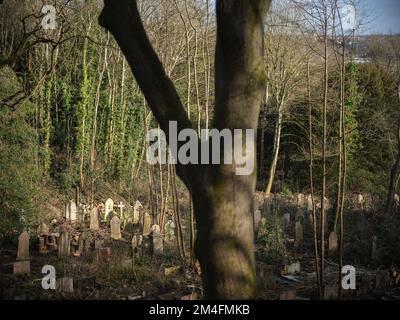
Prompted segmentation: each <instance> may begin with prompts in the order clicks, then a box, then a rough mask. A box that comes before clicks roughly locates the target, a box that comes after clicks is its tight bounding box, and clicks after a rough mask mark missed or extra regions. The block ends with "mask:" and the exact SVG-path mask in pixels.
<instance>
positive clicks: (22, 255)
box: [17, 231, 29, 260]
mask: <svg viewBox="0 0 400 320" xmlns="http://www.w3.org/2000/svg"><path fill="white" fill-rule="evenodd" d="M28 259H29V234H28V232H26V231H24V232H22V233H21V234H20V235H19V237H18V253H17V260H28Z"/></svg>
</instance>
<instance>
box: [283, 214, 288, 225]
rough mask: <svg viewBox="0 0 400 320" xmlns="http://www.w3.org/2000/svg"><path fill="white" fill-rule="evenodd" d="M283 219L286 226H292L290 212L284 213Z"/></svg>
mask: <svg viewBox="0 0 400 320" xmlns="http://www.w3.org/2000/svg"><path fill="white" fill-rule="evenodd" d="M283 221H284V223H285V226H286V227H288V226H290V213H285V214H284V215H283Z"/></svg>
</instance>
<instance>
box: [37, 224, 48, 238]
mask: <svg viewBox="0 0 400 320" xmlns="http://www.w3.org/2000/svg"><path fill="white" fill-rule="evenodd" d="M37 233H38V236H39V237H42V236H47V235H48V234H49V233H50V230H49V227H48V226H47V224H45V223H44V222H42V223H41V224H40V225H39V227H38V230H37Z"/></svg>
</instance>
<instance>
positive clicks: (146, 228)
mask: <svg viewBox="0 0 400 320" xmlns="http://www.w3.org/2000/svg"><path fill="white" fill-rule="evenodd" d="M150 228H151V216H150V214H149V213H148V212H145V213H144V215H143V235H144V236H148V235H149V234H150V231H151V230H150Z"/></svg>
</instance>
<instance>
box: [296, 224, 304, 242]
mask: <svg viewBox="0 0 400 320" xmlns="http://www.w3.org/2000/svg"><path fill="white" fill-rule="evenodd" d="M295 236H296V243H297V244H298V245H299V244H301V243H302V242H303V225H302V224H301V222H296V230H295Z"/></svg>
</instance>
